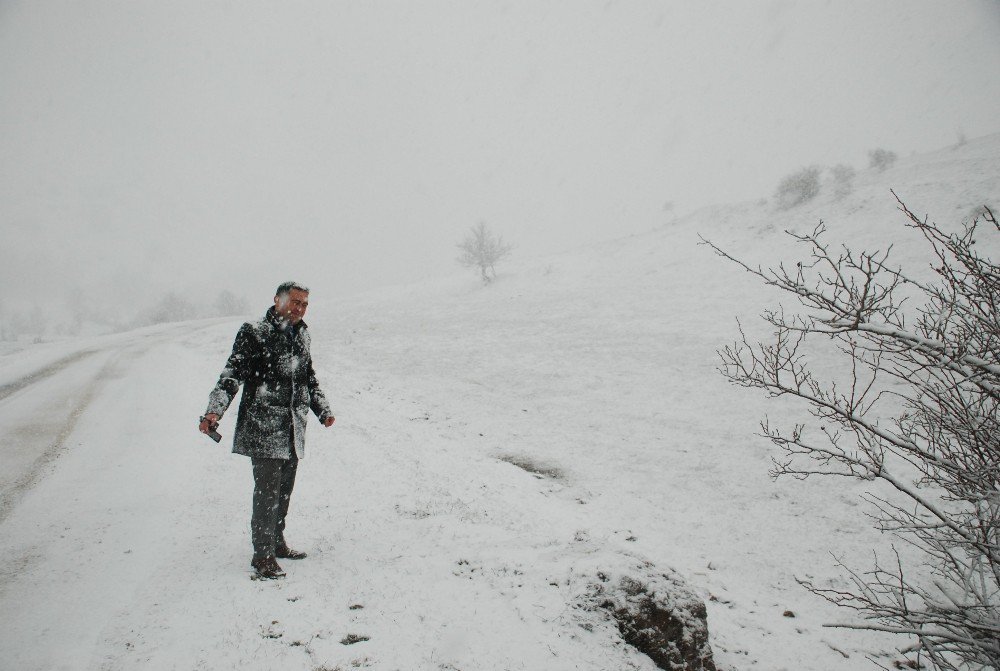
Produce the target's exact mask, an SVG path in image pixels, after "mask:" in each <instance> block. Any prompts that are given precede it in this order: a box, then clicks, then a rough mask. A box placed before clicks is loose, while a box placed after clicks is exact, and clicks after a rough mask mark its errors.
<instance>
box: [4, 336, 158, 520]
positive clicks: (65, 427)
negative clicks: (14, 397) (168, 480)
mask: <svg viewBox="0 0 1000 671" xmlns="http://www.w3.org/2000/svg"><path fill="white" fill-rule="evenodd" d="M96 353H97V352H96V351H91V352H87V353H86V356H89V355H91V354H96ZM81 354H83V353H81ZM136 354H138V353H136ZM82 358H85V356H77V355H74V356H70V357H66V359H63V360H61V362H60V365H58V366H57V365H56V364H53V365H52V366H49V367H48V368H46V369H45V370H46V371H48V372H46V374H45V377H48V376H51V375H53V374H55V373H57V372H59V371H60V370H62V369H64V368H65V367H66V366H68V365H69V364H70V363H73V362H75V361H79V360H80V359H82ZM120 359H121V354H116V355H112V357H111V358H110V359H109V360H108V361H107V362H106V363H105V364H104V365H103V366H102V367H101V369H100V370H99V371H98V373H97V374H96V375H95V376H94V377H93V378H92V379H91V380H90V382H88V383H87V386H86V387H85V388H84V389H83V390H82V393H81V394H80V395H79V397H78V398H77V400H76V403H75V404H74V406H73V409H72V410H70V412H69V414H68V416H67V418H66V419H65V420H64V421H63V422H62V423H61V425H60V426H59V428H58V430H57V432H56V434H55V437H54V439H53V440H52V441H51V442H50V443H49V444H48V445H47V446H45V447H43V448H42V449H41V452H40V453H39V454H38V456H37V457H35V459H34V461H32V462H31V465H30V466H28V468H27V470H25V471H24V472H23V473H22V474H21V475H20V477H18V478H17V479H16V480H15V481H14V483H13V484H12V485H10V486H9V487H8V488H6V490H5V491H3V492H0V522H3V521H4V520H5V519H7V516H8V515H9V514H10V512H11V511H12V510H13V509H14V507H15V506H16V504H17V502H18V501H19V500H20V499H21V497H22V496H23V495H24V493H25V492H27V491H28V490H29V489H31V487H32V486H34V485H35V483H37V482H38V481H39V479H40V478H41V476H42V474H43V473H44V471H45V467H46V466H48V465H49V464H50V463H52V462H53V461H55V460H56V459H57V458H58V457H59V455H60V454H61V453H62V451H63V448H64V447H65V445H66V439H67V438H69V436H70V435H71V434H72V433H73V429H74V428H76V423H77V421H79V419H80V416H81V415H83V413H84V411H85V410H86V409H87V407H88V406H89V405H90V404H91V402H92V401H93V400H94V397H95V396H96V395H97V392H98V391H100V389H101V387H102V386H103V384H102V383H103V382H104V381H106V380H107V379H108V378H109V377H110V373H111V371H112V370H113V369H114V367H115V366H116V365H117V364H118V363H119V361H120ZM50 369H51V370H50ZM39 379H40V378H38V377H37V375H33V376H31V377H30V378H25V379H23V380H22V382H23V384H21V387H20V388H22V389H23V388H24V387H25V386H27V385H29V384H31V382H35V381H38V380H39Z"/></svg>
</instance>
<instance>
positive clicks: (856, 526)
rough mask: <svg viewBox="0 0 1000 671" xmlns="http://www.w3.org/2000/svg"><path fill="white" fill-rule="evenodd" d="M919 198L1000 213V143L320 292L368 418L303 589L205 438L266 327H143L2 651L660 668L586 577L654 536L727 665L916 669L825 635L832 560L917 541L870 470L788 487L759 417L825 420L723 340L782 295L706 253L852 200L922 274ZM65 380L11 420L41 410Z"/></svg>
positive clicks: (331, 440)
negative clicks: (583, 600) (221, 388)
mask: <svg viewBox="0 0 1000 671" xmlns="http://www.w3.org/2000/svg"><path fill="white" fill-rule="evenodd" d="M890 188H892V189H894V190H895V191H896V193H897V194H898V195H899V196H900V197H901V198H902V199H903V200H904V201H905V202H906V203H907V205H908V206H909V207H910V208H911V209H912V210H914V211H915V212H918V213H924V212H926V213H927V214H928V215H929V216H930V217H931V218H932V219H934V220H935V221H937V222H939V223H941V224H944V225H947V224H950V223H952V222H955V223H957V222H959V221H961V220H963V219H966V218H967V217H968V215H969V213H970V212H972V210H973V208H974V207H976V206H978V205H982V204H983V203H991V204H997V203H1000V135H997V136H990V137H987V138H982V139H980V140H976V141H970V142H968V143H966V144H964V145H962V146H959V147H954V148H949V149H945V150H941V151H939V152H936V153H933V154H927V155H920V156H912V157H908V158H904V159H900V160H899V162H898V163H897V164H896V165H895V166H894V167H892V168H890V169H888V170H886V171H885V172H875V171H863V172H860V173H859V174H858V175H857V177H856V180H855V188H854V190H853V192H852V193H851V194H849V195H848V196H846V197H843V198H841V199H839V200H837V199H834V198H833V197H832V196H829V195H826V194H825V193H823V194H821V195H820V196H819V197H817V198H816V199H815V200H813V201H810V202H809V203H807V204H805V205H802V206H800V207H798V208H794V209H791V210H787V211H781V212H779V211H776V210H775V209H774V208H773V207H772V206H771V205H769V204H768V203H766V202H761V203H752V204H739V205H731V206H724V207H716V208H711V209H708V210H704V211H701V212H698V213H695V214H693V215H690V216H687V217H685V218H683V219H679V220H676V221H673V222H671V223H669V224H667V225H665V226H664V227H662V228H661V229H659V230H655V231H651V232H649V233H646V234H643V235H636V236H631V237H628V238H623V239H620V240H614V241H610V242H608V243H605V244H602V245H594V246H590V247H586V248H581V249H577V250H575V251H573V252H570V253H566V254H561V255H554V256H550V257H546V258H537V257H535V258H531V257H528V256H527V254H526V253H524V252H523V251H522V252H521V253H520V257H519V258H516V259H515V260H514V261H512V262H511V263H509V264H508V265H506V266H501V267H500V268H499V269H498V270H499V271H500V276H499V278H498V279H497V281H496V282H495V283H493V284H492V285H489V286H485V287H484V286H481V285H480V284H478V282H477V281H476V279H475V277H474V275H473V274H472V273H467V274H456V275H455V276H454V277H451V278H447V279H445V280H441V281H438V282H432V283H423V284H420V285H412V286H407V287H399V288H393V289H388V290H382V291H379V292H373V293H369V294H365V295H361V296H357V297H355V298H352V299H350V300H343V301H336V302H335V301H333V300H331V299H329V298H327V297H326V296H324V295H323V293H322V291H321V289H319V288H317V289H314V294H313V296H312V297H311V299H312V304H313V307H312V308H311V314H310V316H309V321H310V324H311V330H312V332H313V339H314V344H313V348H314V356H315V359H316V361H317V367H318V372H319V375H320V379H321V382H322V383H323V385H324V387H325V388H326V391H327V395H328V397H329V398H331V400H332V402H333V405H334V408H335V411H336V412H337V417H338V419H337V424H336V425H335V427H334V428H333V429H331V430H329V431H324V430H322V429H321V428H320V427H319V426H318V425H316V424H313V427H312V428H311V429H310V431H311V434H310V437H309V447H308V457H307V460H306V461H305V462H304V463H303V465H302V468H301V469H300V471H299V473H300V475H299V478H300V479H299V484H298V486H297V488H296V492H295V496H294V500H293V504H292V513H291V517H290V519H289V525H290V527H289V537H290V538H291V539H292V540H294V541H295V543H296V544H297V545H298V546H301V547H303V548H304V549H306V550H309V551H311V555H310V557H309V558H308V559H306V560H305V561H303V562H297V563H292V562H288V563H287V564H286V566H285V568H286V570H287V571H288V573H289V575H288V578H287V579H285V580H284V581H281V582H277V583H265V582H251V581H250V580H248V579H247V575H248V573H247V571H248V565H247V564H248V561H249V541H248V538H247V536H248V533H247V526H248V516H249V497H250V491H251V481H250V473H249V466H248V464H247V463H246V460H244V459H242V458H240V457H236V456H233V455H229V454H227V453H225V451H224V450H221V449H220V448H219V447H217V446H215V445H214V444H212V443H211V442H210V441H207V440H206V439H205V438H204V437H202V436H199V435H198V434H197V433H195V432H194V424H195V420H196V418H197V416H198V414H199V413H200V412H201V410H202V408H203V403H204V400H205V397H206V395H207V392H208V390H209V388H210V387H211V384H212V383H213V381H214V376H215V375H216V373H217V371H218V369H219V368H220V367H221V365H222V362H223V360H224V357H225V356H226V354H227V353H228V348H229V346H230V344H231V338H232V336H233V334H234V333H235V329H236V326H237V324H235V323H225V324H221V325H220V324H217V323H200V324H191V325H190V328H189V329H185V330H183V331H181V332H180V333H179V334H178V335H176V336H175V337H174V338H173V339H166V340H162V341H159V340H158V341H156V342H155V343H151V342H150V341H149V340H148V339H146V340H142V341H136V342H134V343H131V344H130V343H129V342H128V341H125V342H117V343H116V347H117V348H118V349H120V350H122V351H124V352H126V353H127V354H128V355H127V356H122V357H121V358H120V359H117V360H115V361H113V362H111V363H108V364H107V366H108V368H107V369H106V370H105V373H104V374H103V375H102V376H101V377H100V384H99V386H97V387H95V386H93V385H90V386H88V385H89V383H87V382H85V381H84V382H77V383H76V384H79V385H82V386H81V387H80V388H81V389H82V390H90V391H89V392H87V393H90V394H91V396H92V399H91V401H90V402H88V404H86V405H85V407H82V408H80V409H79V417H78V418H77V419H76V420H74V422H73V424H72V425H70V426H69V427H68V428H67V433H66V435H64V436H62V437H61V438H60V440H61V441H62V442H61V443H60V445H62V446H63V447H61V448H60V449H59V450H58V455H57V458H55V460H54V461H53V462H52V463H51V464H49V465H47V466H46V467H45V469H44V470H43V472H42V473H41V474H40V476H39V478H38V481H37V483H36V484H34V485H33V486H32V487H31V488H30V489H27V490H26V491H25V492H23V495H22V494H18V498H17V502H16V504H15V505H14V506H13V507H12V508H11V509H10V510H9V511H8V512H7V513H6V515H5V518H4V519H3V520H2V522H0V539H2V540H0V543H2V548H3V551H4V554H5V556H6V557H8V561H7V562H6V563H5V564H4V565H3V568H0V580H2V582H0V616H2V619H3V627H0V662H3V664H2V665H3V666H4V667H5V668H6V667H7V665H8V664H9V665H10V668H18V669H24V668H108V669H131V668H178V669H190V668H213V669H214V668H236V667H239V668H261V669H279V668H280V669H316V670H318V669H327V670H332V669H349V668H373V669H461V670H463V671H470V670H475V669H483V670H486V669H490V670H492V669H545V670H546V671H549V670H552V669H594V670H598V669H625V668H634V669H651V668H653V666H652V663H651V662H650V661H649V660H648V659H646V658H644V657H643V656H641V655H639V654H638V653H636V652H635V651H634V650H632V649H631V648H629V647H628V646H626V645H624V644H623V643H622V642H621V639H620V637H619V636H618V633H617V630H616V629H615V627H614V626H613V624H612V623H610V622H608V621H607V620H605V619H603V616H602V615H601V614H600V613H599V612H593V611H586V610H582V609H579V608H576V607H575V604H577V603H578V597H579V596H580V590H582V589H583V588H584V585H583V584H582V582H581V580H582V579H581V577H580V576H581V573H580V571H581V570H582V569H581V567H592V566H595V565H600V564H601V562H602V561H603V560H604V558H606V557H610V556H611V555H612V554H617V555H622V554H627V555H629V556H634V557H641V558H644V559H647V560H648V561H650V562H652V563H653V564H655V565H657V566H661V567H664V568H668V567H670V568H674V569H676V570H677V571H679V572H680V573H681V574H683V575H684V576H686V577H687V579H688V580H689V582H690V584H691V586H692V587H693V588H694V589H695V590H696V591H697V592H698V593H699V594H700V595H701V596H702V598H703V599H704V600H705V601H706V602H707V604H708V616H709V627H710V631H711V635H712V645H713V648H714V651H715V656H716V662H717V664H718V665H719V667H720V668H723V669H746V668H753V667H756V668H762V669H795V670H796V671H800V670H809V669H813V670H816V671H836V670H845V671H846V670H848V669H860V668H866V667H868V666H869V664H870V663H869V662H867V661H866V659H865V658H866V656H876V657H878V658H879V660H880V661H881V663H883V664H885V665H889V664H891V663H892V661H893V660H894V659H896V657H894V656H893V655H892V654H891V645H892V643H893V641H886V640H885V639H881V638H879V637H877V636H875V635H873V634H859V633H847V632H844V631H841V630H834V629H827V628H823V626H822V625H823V624H824V623H826V622H830V621H835V620H840V619H842V614H841V613H837V612H836V611H835V610H833V609H832V607H830V606H828V605H827V604H825V603H821V602H819V601H817V599H815V598H814V597H812V596H811V595H809V594H808V593H807V592H805V591H804V590H803V589H802V588H801V587H799V585H798V584H797V583H796V578H810V579H813V580H814V581H816V582H817V583H819V584H839V583H838V581H840V580H841V578H840V577H839V574H838V572H837V570H836V569H835V567H834V558H833V555H835V556H836V557H838V558H842V559H843V560H844V561H845V562H846V563H848V564H855V565H862V566H864V565H866V563H867V562H868V561H869V560H870V557H871V553H872V550H873V549H875V550H879V551H884V550H885V549H887V548H888V547H889V546H890V543H891V542H892V539H890V538H888V537H883V536H881V535H879V534H878V533H877V532H875V531H874V530H872V529H871V528H870V526H869V521H868V519H867V518H866V517H865V516H864V510H865V508H864V504H863V502H862V501H861V499H860V495H861V494H862V493H863V490H862V489H861V488H860V487H858V486H856V485H852V484H850V483H844V482H836V483H831V482H823V481H817V480H810V481H808V482H795V481H793V482H786V481H780V482H772V481H771V479H770V478H769V477H768V468H769V466H770V457H771V456H772V452H771V449H770V447H769V444H768V443H766V442H765V441H763V440H762V439H759V438H757V437H755V436H754V432H755V431H756V430H757V423H758V421H759V420H760V419H761V418H762V416H763V415H764V413H765V412H768V413H770V414H771V415H772V417H774V416H776V415H780V413H782V412H794V410H783V409H782V407H779V406H775V405H773V404H768V403H767V402H766V401H765V400H764V399H762V398H760V397H758V396H755V395H754V394H752V393H749V392H745V391H742V390H737V389H734V388H731V387H729V386H728V385H727V384H726V383H725V381H724V380H723V379H722V378H721V377H720V376H719V375H718V374H717V373H716V372H715V366H716V362H717V357H716V354H715V351H716V350H717V349H718V348H719V347H721V346H723V345H725V344H727V343H728V342H730V341H731V340H733V339H734V338H735V336H736V333H737V330H736V329H737V327H736V318H737V317H739V318H740V319H741V320H742V322H743V323H744V324H748V325H751V324H753V323H754V319H755V317H754V316H755V315H756V314H757V313H759V311H760V309H761V308H762V307H763V306H765V305H768V304H771V303H773V302H774V300H776V298H777V297H776V296H774V295H773V294H771V293H769V292H768V291H766V290H765V289H764V288H762V287H759V286H757V285H756V284H755V283H753V282H752V281H750V279H749V276H747V275H746V274H745V273H742V272H741V271H739V270H738V269H737V268H735V267H734V266H732V265H729V264H726V263H725V262H723V261H722V260H720V259H719V258H718V257H716V256H714V255H713V254H712V253H711V251H710V250H709V249H708V248H706V247H705V246H703V245H699V244H698V243H699V236H704V237H706V238H709V239H711V240H713V241H714V242H716V243H717V244H719V245H721V246H723V247H725V248H727V249H730V250H732V251H733V252H735V253H737V254H738V255H740V256H741V257H743V258H745V259H747V260H748V261H750V262H753V263H758V262H759V263H764V264H769V263H774V262H777V261H779V260H782V259H788V258H791V257H789V256H788V254H790V253H792V252H793V251H794V249H793V246H792V245H790V244H789V243H788V242H787V241H786V240H785V238H784V237H783V236H782V235H781V231H782V230H783V229H795V230H807V229H811V228H812V227H813V226H815V225H816V223H818V221H819V220H820V219H822V220H824V221H825V222H826V224H827V227H828V228H829V230H830V234H829V236H830V239H831V241H837V240H844V241H850V242H852V243H856V244H858V245H870V246H880V247H884V246H885V245H887V244H889V243H893V244H894V245H895V247H894V249H895V254H894V256H895V257H896V258H897V259H899V260H901V261H903V262H904V263H921V261H920V258H921V257H920V254H921V246H920V242H919V240H917V239H916V238H915V237H914V236H913V235H912V234H911V233H908V232H907V231H906V230H905V229H904V227H903V218H902V216H901V215H900V214H899V213H898V212H897V211H896V209H895V208H896V203H895V201H894V199H893V198H892V195H891V194H890V193H889V189H890ZM265 306H266V301H264V302H262V304H261V307H262V309H263V307H265ZM748 328H751V329H753V328H754V326H752V325H751V326H748ZM86 346H87V347H88V348H94V347H95V344H94V341H88V342H87V344H86ZM69 349H72V348H69ZM71 354H72V352H71V351H66V352H65V353H62V352H61V353H60V357H63V356H70V355H71ZM17 356H18V357H20V358H21V359H20V360H22V361H23V360H24V357H26V356H28V354H27V353H25V352H21V353H19V354H18V355H17ZM40 360H41V359H39V361H40ZM13 363H14V362H13V361H11V360H10V358H9V357H4V358H2V359H0V370H12V368H11V366H13ZM39 365H41V364H39ZM67 365H68V366H69V368H70V369H72V367H73V366H75V365H79V364H77V363H74V362H72V361H70V362H69V363H68V364H67ZM22 367H23V365H22ZM18 371H19V372H18V375H21V368H18ZM8 377H11V376H8ZM15 377H16V376H15ZM85 378H86V376H85V375H83V376H82V377H81V378H80V379H81V380H83V379H85ZM19 379H20V378H19ZM49 379H50V380H51V379H59V378H58V377H50V378H49ZM8 384H9V383H8ZM34 388H35V385H31V384H28V385H25V386H23V388H18V389H17V390H16V391H15V392H13V393H11V394H10V395H9V396H8V397H7V398H6V399H0V413H2V412H3V411H4V404H7V406H8V407H10V405H9V404H10V403H12V402H14V401H17V402H19V403H26V404H28V405H30V403H29V402H31V401H32V400H33V399H34V400H35V402H36V404H39V405H41V404H42V399H43V395H41V394H39V395H38V396H35V397H33V396H32V394H34V393H36V392H33V389H34ZM74 411H75V410H74ZM31 412H32V413H36V414H30V413H29V415H30V416H29V415H19V414H14V413H7V414H0V435H2V436H3V441H4V444H5V445H11V444H13V443H14V442H16V441H19V440H24V439H25V438H24V436H25V435H26V432H27V431H28V429H29V428H30V426H26V424H27V425H30V424H31V422H41V421H44V417H45V415H44V413H43V411H42V410H40V409H36V410H33V411H31ZM231 414H235V413H231ZM25 417H28V420H26V419H25ZM233 421H234V417H231V416H227V417H226V418H225V419H224V421H223V425H222V429H221V430H222V433H223V434H224V435H226V436H227V437H228V436H230V435H231V434H232V426H233ZM43 442H44V441H43ZM224 445H225V443H224ZM4 449H9V448H8V447H5V448H4ZM350 635H354V636H355V637H356V638H359V639H365V640H360V642H356V643H353V644H349V643H350V641H352V640H356V639H349V638H347V637H348V636H350ZM886 651H889V654H888V656H885V657H883V656H881V655H883V654H885V653H886Z"/></svg>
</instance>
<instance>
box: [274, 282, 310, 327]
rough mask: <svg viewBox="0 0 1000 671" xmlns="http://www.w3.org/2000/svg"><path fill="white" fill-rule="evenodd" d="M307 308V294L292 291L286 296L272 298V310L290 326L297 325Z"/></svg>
mask: <svg viewBox="0 0 1000 671" xmlns="http://www.w3.org/2000/svg"><path fill="white" fill-rule="evenodd" d="M307 307H309V292H308V291H302V290H300V289H292V290H291V291H289V292H288V293H287V294H281V295H278V296H275V297H274V309H275V311H276V312H277V313H278V316H279V317H281V318H282V319H284V320H286V321H287V322H288V323H290V324H298V323H299V322H300V321H302V317H303V316H305V314H306V308H307Z"/></svg>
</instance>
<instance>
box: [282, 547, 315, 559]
mask: <svg viewBox="0 0 1000 671" xmlns="http://www.w3.org/2000/svg"><path fill="white" fill-rule="evenodd" d="M274 556H275V557H278V558H279V559H305V558H306V557H307V556H308V555H307V554H306V553H305V552H302V551H301V550H293V549H292V548H290V547H288V546H287V545H282V546H281V547H278V548H275V550H274Z"/></svg>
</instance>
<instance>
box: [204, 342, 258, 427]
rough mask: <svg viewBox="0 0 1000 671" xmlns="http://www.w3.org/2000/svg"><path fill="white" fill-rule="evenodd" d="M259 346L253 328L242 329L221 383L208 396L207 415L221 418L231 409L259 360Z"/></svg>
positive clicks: (221, 376)
mask: <svg viewBox="0 0 1000 671" xmlns="http://www.w3.org/2000/svg"><path fill="white" fill-rule="evenodd" d="M258 350H259V346H258V343H257V338H256V337H254V331H253V326H252V325H251V324H249V323H247V324H244V325H243V326H242V327H240V330H239V332H238V333H237V334H236V341H235V342H234V343H233V353H232V354H230V355H229V359H228V360H227V361H226V366H225V368H223V369H222V373H221V374H220V375H219V381H218V382H216V384H215V388H214V389H212V392H211V393H210V394H209V395H208V407H207V408H206V409H205V414H206V415H207V414H209V413H215V414H216V415H219V416H220V417H221V416H222V415H223V414H225V412H226V410H228V409H229V404H230V403H232V402H233V399H234V398H235V397H236V394H237V393H238V392H239V390H240V385H241V384H243V383H244V382H246V380H247V378H248V377H249V376H250V374H251V370H252V365H253V362H254V360H255V359H256V358H257V355H258Z"/></svg>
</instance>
